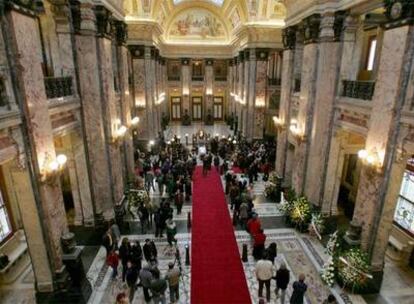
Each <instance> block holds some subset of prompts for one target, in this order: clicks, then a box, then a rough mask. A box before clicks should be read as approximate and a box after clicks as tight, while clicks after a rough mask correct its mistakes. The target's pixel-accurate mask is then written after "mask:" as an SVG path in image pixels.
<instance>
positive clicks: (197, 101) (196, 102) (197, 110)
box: [191, 96, 203, 121]
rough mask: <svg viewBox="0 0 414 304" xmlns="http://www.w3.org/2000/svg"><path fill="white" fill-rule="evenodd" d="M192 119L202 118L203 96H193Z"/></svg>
mask: <svg viewBox="0 0 414 304" xmlns="http://www.w3.org/2000/svg"><path fill="white" fill-rule="evenodd" d="M191 105H192V106H191V114H192V120H195V121H199V120H202V119H203V98H202V97H201V96H194V97H193V98H192V103H191Z"/></svg>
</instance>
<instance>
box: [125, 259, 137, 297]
mask: <svg viewBox="0 0 414 304" xmlns="http://www.w3.org/2000/svg"><path fill="white" fill-rule="evenodd" d="M125 278H126V282H127V285H128V288H129V301H130V302H131V303H132V301H133V300H134V295H135V291H136V289H137V280H138V270H137V268H136V267H134V266H133V265H132V263H131V261H128V262H127V269H126V272H125Z"/></svg>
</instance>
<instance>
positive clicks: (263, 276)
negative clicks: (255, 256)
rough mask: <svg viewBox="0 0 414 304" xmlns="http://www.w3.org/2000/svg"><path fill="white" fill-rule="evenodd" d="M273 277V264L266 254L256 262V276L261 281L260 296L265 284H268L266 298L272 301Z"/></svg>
mask: <svg viewBox="0 0 414 304" xmlns="http://www.w3.org/2000/svg"><path fill="white" fill-rule="evenodd" d="M272 277H273V265H272V262H270V261H269V260H268V259H267V258H266V256H265V255H264V256H263V257H262V258H261V259H260V260H259V261H258V262H257V263H256V278H257V280H258V282H259V298H261V297H262V295H263V286H266V300H267V302H270V280H271V279H272Z"/></svg>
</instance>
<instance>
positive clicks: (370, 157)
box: [358, 149, 382, 169]
mask: <svg viewBox="0 0 414 304" xmlns="http://www.w3.org/2000/svg"><path fill="white" fill-rule="evenodd" d="M358 157H359V158H360V159H361V160H362V161H363V162H364V163H365V164H367V165H369V166H372V167H374V168H376V169H381V168H382V160H381V157H380V155H379V153H378V152H377V151H376V150H375V149H374V150H373V151H368V150H365V149H362V150H359V151H358Z"/></svg>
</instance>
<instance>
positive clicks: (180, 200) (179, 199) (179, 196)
mask: <svg viewBox="0 0 414 304" xmlns="http://www.w3.org/2000/svg"><path fill="white" fill-rule="evenodd" d="M183 204H184V196H183V193H182V192H181V190H177V193H176V194H175V206H176V207H177V215H178V214H181V210H182V209H183Z"/></svg>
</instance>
